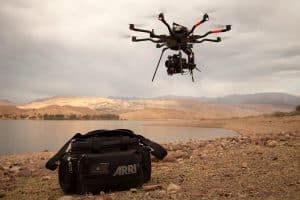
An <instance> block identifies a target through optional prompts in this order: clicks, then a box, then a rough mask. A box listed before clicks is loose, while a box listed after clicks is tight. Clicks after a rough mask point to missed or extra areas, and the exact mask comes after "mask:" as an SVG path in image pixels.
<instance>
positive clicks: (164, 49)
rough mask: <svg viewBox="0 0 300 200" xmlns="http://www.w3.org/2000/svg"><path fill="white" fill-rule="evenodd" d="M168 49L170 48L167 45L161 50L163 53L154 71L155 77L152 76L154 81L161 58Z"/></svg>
mask: <svg viewBox="0 0 300 200" xmlns="http://www.w3.org/2000/svg"><path fill="white" fill-rule="evenodd" d="M167 49H168V47H165V48H163V50H162V51H161V54H160V57H159V60H158V63H157V66H156V69H155V72H154V74H153V77H152V82H153V80H154V78H155V75H156V72H157V69H158V66H159V63H160V60H161V58H162V56H163V54H164V52H165V51H166V50H167Z"/></svg>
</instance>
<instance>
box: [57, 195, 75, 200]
mask: <svg viewBox="0 0 300 200" xmlns="http://www.w3.org/2000/svg"><path fill="white" fill-rule="evenodd" d="M73 199H74V198H73V197H72V196H69V195H65V196H62V197H60V198H58V199H57V200H73Z"/></svg>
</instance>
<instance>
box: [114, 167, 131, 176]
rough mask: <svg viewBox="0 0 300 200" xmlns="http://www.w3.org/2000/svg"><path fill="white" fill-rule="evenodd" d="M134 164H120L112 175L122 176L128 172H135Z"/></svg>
mask: <svg viewBox="0 0 300 200" xmlns="http://www.w3.org/2000/svg"><path fill="white" fill-rule="evenodd" d="M136 172H137V167H136V164H133V165H122V166H119V167H118V168H117V170H116V171H115V173H114V175H113V176H123V175H128V174H136Z"/></svg>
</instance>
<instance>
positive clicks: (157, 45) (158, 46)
mask: <svg viewBox="0 0 300 200" xmlns="http://www.w3.org/2000/svg"><path fill="white" fill-rule="evenodd" d="M163 46H166V43H162V44H156V48H161V47H163Z"/></svg>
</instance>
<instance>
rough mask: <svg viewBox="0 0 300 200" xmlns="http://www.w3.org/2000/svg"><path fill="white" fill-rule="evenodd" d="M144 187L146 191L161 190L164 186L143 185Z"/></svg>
mask: <svg viewBox="0 0 300 200" xmlns="http://www.w3.org/2000/svg"><path fill="white" fill-rule="evenodd" d="M142 189H143V190H145V191H153V190H161V189H162V186H161V185H143V187H142Z"/></svg>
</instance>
